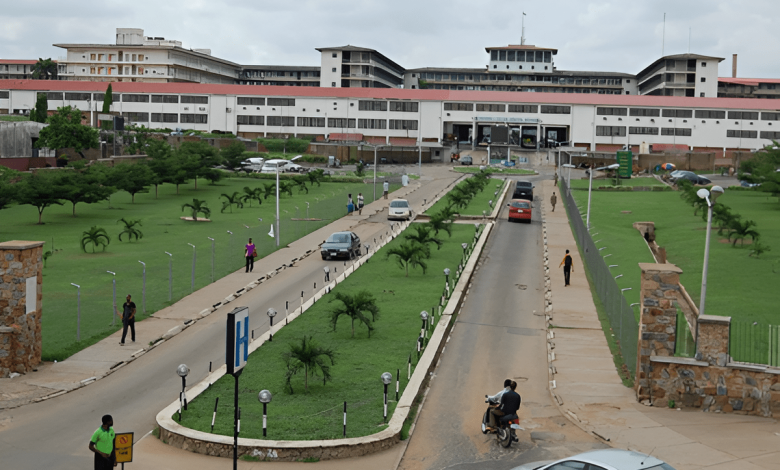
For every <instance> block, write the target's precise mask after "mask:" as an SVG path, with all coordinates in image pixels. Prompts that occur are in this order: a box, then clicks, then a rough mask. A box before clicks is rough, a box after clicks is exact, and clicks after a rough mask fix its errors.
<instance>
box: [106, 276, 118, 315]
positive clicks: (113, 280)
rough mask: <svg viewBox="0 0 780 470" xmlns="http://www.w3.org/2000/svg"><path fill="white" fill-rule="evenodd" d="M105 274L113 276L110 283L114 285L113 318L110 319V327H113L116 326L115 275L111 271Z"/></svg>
mask: <svg viewBox="0 0 780 470" xmlns="http://www.w3.org/2000/svg"><path fill="white" fill-rule="evenodd" d="M106 272H107V273H108V274H110V275H112V276H113V278H112V279H111V282H112V284H113V285H114V316H113V317H111V326H114V325H115V324H116V273H115V272H113V271H106Z"/></svg>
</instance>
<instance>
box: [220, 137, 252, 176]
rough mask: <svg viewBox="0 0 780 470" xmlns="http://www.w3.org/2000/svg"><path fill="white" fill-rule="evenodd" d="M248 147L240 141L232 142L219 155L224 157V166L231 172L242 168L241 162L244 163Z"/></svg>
mask: <svg viewBox="0 0 780 470" xmlns="http://www.w3.org/2000/svg"><path fill="white" fill-rule="evenodd" d="M245 151H246V146H245V145H244V144H242V143H241V142H239V141H235V142H232V143H231V144H230V145H228V146H227V147H225V148H222V149H220V150H219V154H220V156H221V157H222V161H223V162H224V165H225V166H226V167H227V168H228V169H229V170H233V171H235V170H237V169H239V168H241V162H243V161H244V152H245Z"/></svg>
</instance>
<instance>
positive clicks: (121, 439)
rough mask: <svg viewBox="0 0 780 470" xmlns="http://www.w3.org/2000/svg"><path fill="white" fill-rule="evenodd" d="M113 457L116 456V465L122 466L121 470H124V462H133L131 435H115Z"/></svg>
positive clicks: (125, 433)
mask: <svg viewBox="0 0 780 470" xmlns="http://www.w3.org/2000/svg"><path fill="white" fill-rule="evenodd" d="M114 455H116V463H121V464H122V470H124V468H125V462H132V461H133V433H131V432H121V433H120V432H118V433H116V436H115V437H114Z"/></svg>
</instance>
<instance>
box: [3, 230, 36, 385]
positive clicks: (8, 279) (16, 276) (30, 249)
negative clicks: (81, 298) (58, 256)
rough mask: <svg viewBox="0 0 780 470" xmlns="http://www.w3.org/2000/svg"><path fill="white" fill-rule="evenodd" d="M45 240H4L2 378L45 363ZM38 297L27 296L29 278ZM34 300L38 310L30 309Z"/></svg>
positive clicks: (24, 371)
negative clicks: (43, 343)
mask: <svg viewBox="0 0 780 470" xmlns="http://www.w3.org/2000/svg"><path fill="white" fill-rule="evenodd" d="M42 246H43V242H26V241H9V242H4V243H0V377H8V375H9V374H11V373H14V372H16V373H19V374H24V373H26V372H29V371H31V370H32V369H33V367H35V366H36V365H38V363H40V362H41V302H42V300H43V296H42V294H43V291H42V288H41V286H42V282H43V273H42V271H41V268H42V261H41V247H42ZM28 278H35V279H36V282H35V298H34V299H27V279H28ZM31 301H34V303H35V310H34V311H31V312H27V303H28V302H31Z"/></svg>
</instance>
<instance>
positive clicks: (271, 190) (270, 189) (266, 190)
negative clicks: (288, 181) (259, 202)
mask: <svg viewBox="0 0 780 470" xmlns="http://www.w3.org/2000/svg"><path fill="white" fill-rule="evenodd" d="M275 194H276V183H271V184H264V185H263V199H268V196H274V195H275Z"/></svg>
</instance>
